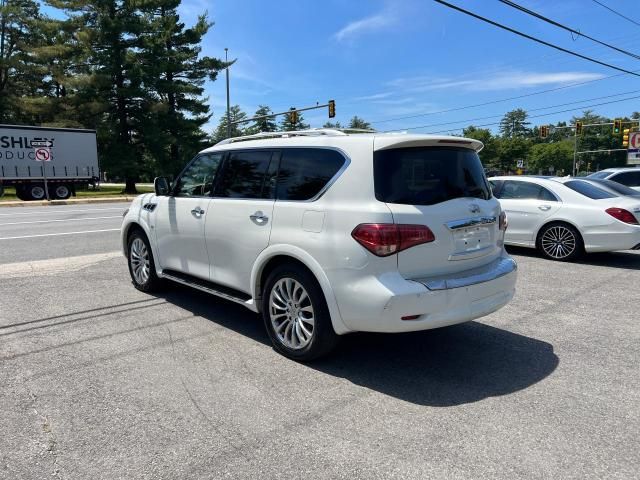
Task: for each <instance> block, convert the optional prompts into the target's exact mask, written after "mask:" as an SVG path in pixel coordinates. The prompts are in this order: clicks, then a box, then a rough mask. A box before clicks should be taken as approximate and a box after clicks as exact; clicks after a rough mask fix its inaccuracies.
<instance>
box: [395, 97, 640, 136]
mask: <svg viewBox="0 0 640 480" xmlns="http://www.w3.org/2000/svg"><path fill="white" fill-rule="evenodd" d="M633 93H640V90H632V91H630V92H621V93H614V94H612V95H604V96H602V97H593V98H585V99H582V100H576V101H575V102H567V103H559V104H556V105H551V106H548V107H538V108H532V109H527V112H539V111H541V110H549V109H550V108H558V107H566V106H567V105H575V104H577V103H584V102H592V101H594V100H603V99H605V98H613V97H620V96H622V95H631V94H633ZM503 116H504V114H498V115H488V116H486V117H476V118H468V119H465V120H454V121H451V122H442V123H431V124H429V125H422V126H421V127H411V128H404V129H401V130H411V129H416V128H431V127H440V126H444V125H455V124H458V123H469V122H477V121H478V120H488V119H490V118H498V117H503ZM394 130H395V129H394Z"/></svg>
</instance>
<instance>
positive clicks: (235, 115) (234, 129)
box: [211, 105, 247, 144]
mask: <svg viewBox="0 0 640 480" xmlns="http://www.w3.org/2000/svg"><path fill="white" fill-rule="evenodd" d="M229 116H230V117H231V122H236V121H238V120H244V119H246V118H247V114H246V113H244V112H243V111H242V110H241V109H240V105H233V106H232V107H231V108H230V109H229ZM242 125H243V124H242V123H234V124H232V125H231V138H233V137H241V136H242V135H245V134H246V130H245V129H244V128H242ZM226 138H229V137H228V136H227V115H226V112H225V113H224V114H222V116H221V117H220V122H219V123H218V126H217V128H216V129H215V130H214V131H213V133H212V134H211V141H212V142H213V143H214V144H215V143H218V142H220V141H222V140H225V139H226Z"/></svg>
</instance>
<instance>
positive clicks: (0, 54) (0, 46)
mask: <svg viewBox="0 0 640 480" xmlns="http://www.w3.org/2000/svg"><path fill="white" fill-rule="evenodd" d="M4 6H5V0H0V8H2V9H4ZM0 25H1V26H2V28H1V30H2V31H0V64H2V65H4V37H5V26H6V21H5V15H4V11H3V12H2V20H0Z"/></svg>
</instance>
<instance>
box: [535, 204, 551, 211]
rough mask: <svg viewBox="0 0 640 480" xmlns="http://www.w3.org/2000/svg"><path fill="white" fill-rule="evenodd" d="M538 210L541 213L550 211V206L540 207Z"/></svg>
mask: <svg viewBox="0 0 640 480" xmlns="http://www.w3.org/2000/svg"><path fill="white" fill-rule="evenodd" d="M538 208H539V209H540V210H542V211H543V212H546V211H547V210H551V205H540V206H539V207H538Z"/></svg>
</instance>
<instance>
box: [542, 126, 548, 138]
mask: <svg viewBox="0 0 640 480" xmlns="http://www.w3.org/2000/svg"><path fill="white" fill-rule="evenodd" d="M548 136H549V127H548V126H547V125H542V126H541V127H540V138H547V137H548Z"/></svg>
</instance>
